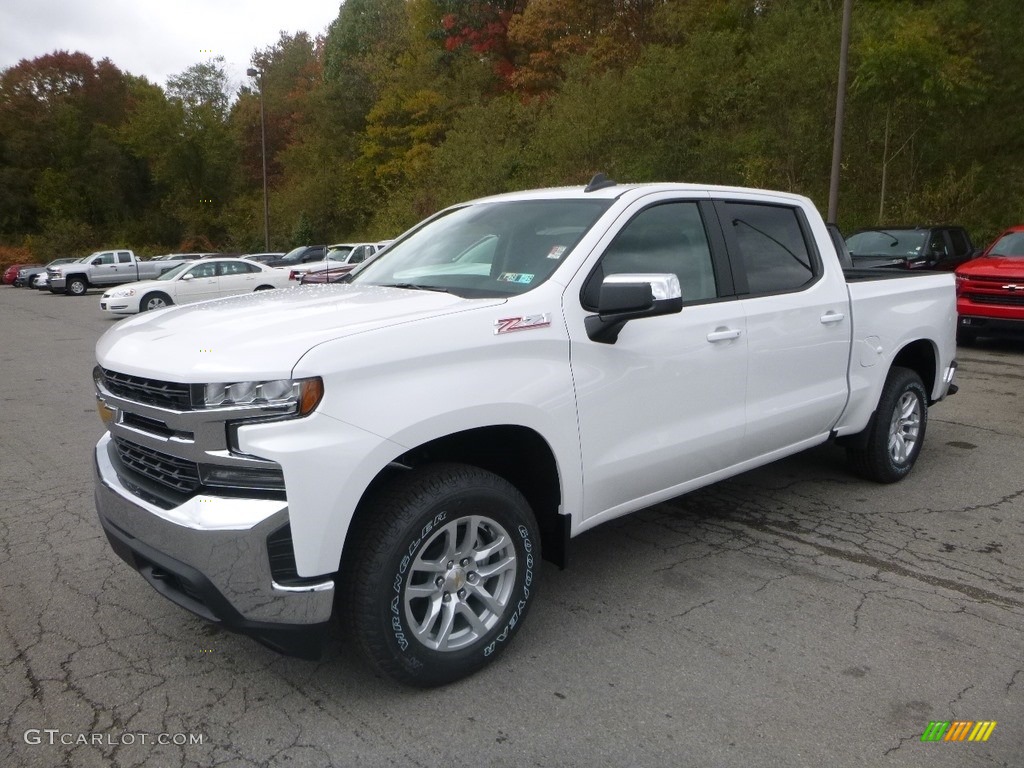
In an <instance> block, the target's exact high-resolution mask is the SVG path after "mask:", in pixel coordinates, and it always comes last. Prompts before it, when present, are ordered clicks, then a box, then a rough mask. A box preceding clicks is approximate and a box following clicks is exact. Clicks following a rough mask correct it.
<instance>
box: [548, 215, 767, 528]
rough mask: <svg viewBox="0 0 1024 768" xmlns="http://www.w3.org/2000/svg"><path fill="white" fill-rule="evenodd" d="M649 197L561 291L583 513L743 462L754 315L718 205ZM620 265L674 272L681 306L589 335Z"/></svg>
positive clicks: (616, 508) (668, 491)
mask: <svg viewBox="0 0 1024 768" xmlns="http://www.w3.org/2000/svg"><path fill="white" fill-rule="evenodd" d="M652 197H653V198H654V199H653V200H650V199H648V201H645V202H638V203H637V204H636V206H635V207H634V208H633V209H632V210H630V211H629V212H627V214H625V216H626V217H627V218H626V220H625V221H624V223H623V225H622V226H621V228H620V229H619V230H618V231H617V232H616V233H615V234H610V235H609V236H607V237H606V241H605V242H603V243H602V244H601V245H600V246H599V248H604V252H603V253H602V255H601V257H600V260H599V261H598V262H597V265H596V266H595V267H594V268H593V270H592V271H591V272H590V274H589V275H583V277H582V280H583V282H582V285H580V284H579V283H577V281H575V280H574V282H573V285H571V286H570V288H569V290H568V291H567V292H566V293H565V299H564V301H565V310H566V317H567V320H568V325H569V336H570V345H571V351H570V360H571V366H572V375H573V379H574V382H575V387H576V400H577V409H578V418H579V430H580V442H581V448H582V459H583V472H584V480H585V482H584V489H585V491H584V493H585V497H584V517H586V518H593V517H614V516H616V515H619V514H624V513H626V512H629V511H632V510H634V509H637V508H640V507H642V506H646V505H648V504H652V503H655V502H657V501H660V500H662V499H665V498H670V497H672V496H674V495H677V494H678V493H681V492H682V491H683V490H684V488H683V486H684V485H686V484H688V483H692V482H693V481H695V480H698V479H699V478H702V477H704V476H706V475H708V474H710V473H713V472H716V471H718V470H721V469H723V468H725V467H728V466H731V465H732V464H734V463H736V457H737V453H738V446H739V444H740V443H741V442H742V438H743V431H744V420H745V395H746V386H747V358H746V351H747V350H746V346H747V340H746V321H745V318H744V314H743V308H742V306H741V305H740V302H739V301H737V300H736V297H735V295H733V290H732V280H731V276H730V275H729V270H728V266H727V262H726V261H725V258H726V257H725V254H724V247H722V244H721V232H720V229H718V225H717V221H716V220H715V219H714V218H713V217H714V212H713V209H711V208H710V207H709V205H708V204H706V203H704V204H702V203H700V202H698V201H697V200H681V199H673V198H672V197H665V196H652ZM709 233H710V234H709ZM614 273H640V274H643V273H647V274H650V273H657V274H664V273H673V274H675V275H677V276H678V278H679V283H680V286H681V287H682V293H683V300H684V302H685V303H684V305H683V309H682V311H681V312H679V313H677V314H671V315H665V316H661V317H652V318H644V319H639V320H632V321H630V322H628V323H627V324H626V325H625V327H624V328H623V329H622V331H621V332H620V333H619V337H618V340H617V341H616V342H615V343H614V344H607V343H599V342H595V341H591V339H590V338H589V337H588V336H587V332H586V329H585V327H584V319H585V318H586V316H587V315H590V314H593V313H594V310H595V308H596V301H597V296H598V294H599V290H600V283H601V281H602V280H603V278H604V276H605V275H608V274H614ZM573 286H578V287H577V290H573ZM577 291H578V292H577Z"/></svg>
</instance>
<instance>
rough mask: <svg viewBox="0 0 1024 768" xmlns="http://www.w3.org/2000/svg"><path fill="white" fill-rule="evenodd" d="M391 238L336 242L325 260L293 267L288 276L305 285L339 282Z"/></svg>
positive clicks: (385, 245)
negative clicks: (374, 240) (377, 240)
mask: <svg viewBox="0 0 1024 768" xmlns="http://www.w3.org/2000/svg"><path fill="white" fill-rule="evenodd" d="M390 243H391V241H390V240H382V241H380V242H379V243H335V244H334V245H331V246H328V248H327V254H326V256H325V257H324V259H323V261H314V262H310V263H308V264H303V265H301V266H296V267H292V268H291V269H290V270H289V273H288V277H289V278H290V279H292V280H298V281H299V282H300V283H302V284H303V285H307V284H309V283H328V282H337V281H338V280H340V279H341V278H342V277H343V276H344V275H347V274H348V273H349V272H351V271H352V270H353V269H355V268H356V267H357V266H359V265H360V264H362V263H363V262H364V261H366V260H367V259H368V258H370V257H371V256H373V255H374V254H376V253H378V252H379V251H382V250H384V249H385V248H386V247H387V246H388V245H389V244H390Z"/></svg>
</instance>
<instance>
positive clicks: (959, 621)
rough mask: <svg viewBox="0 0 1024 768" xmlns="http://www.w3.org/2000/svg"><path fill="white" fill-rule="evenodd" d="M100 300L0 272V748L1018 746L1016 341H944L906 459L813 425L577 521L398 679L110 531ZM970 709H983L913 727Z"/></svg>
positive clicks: (853, 754)
mask: <svg viewBox="0 0 1024 768" xmlns="http://www.w3.org/2000/svg"><path fill="white" fill-rule="evenodd" d="M98 298H99V294H98V293H95V292H93V293H90V294H89V295H87V296H86V297H82V298H78V297H70V296H55V295H52V294H50V293H42V294H41V293H39V292H36V291H32V290H29V289H14V288H10V287H7V286H4V287H2V288H0V405H2V421H0V424H2V427H0V546H2V552H0V702H2V703H3V704H4V705H5V706H4V707H3V711H4V717H3V731H4V738H3V739H2V743H0V766H47V767H49V766H55V765H65V766H75V768H79V767H86V766H137V765H147V766H148V765H159V766H186V765H187V766H192V765H197V766H224V767H231V768H234V767H235V766H238V767H239V768H241V767H242V766H296V767H299V766H359V767H360V768H371V767H373V766H448V765H469V766H510V767H511V766H516V767H517V768H518V767H520V766H594V767H595V768H596V767H598V766H659V768H660V767H663V766H700V767H701V768H705V767H710V766H727V767H728V766H736V767H737V768H750V767H751V766H785V767H786V768H789V767H791V766H808V767H814V768H820V767H821V766H830V767H832V768H844V767H845V766H851V767H853V766H856V767H857V768H861V767H863V766H869V767H870V766H1013V767H1014V768H1016V767H1018V766H1021V765H1024V634H1022V630H1024V578H1022V577H1024V418H1022V416H1021V413H1022V409H1021V400H1022V398H1024V387H1022V384H1024V341H1022V342H994V341H993V342H986V341H984V340H983V341H982V342H980V343H979V344H978V345H977V346H975V347H971V348H961V350H960V352H959V363H960V374H959V384H960V392H959V394H957V395H956V396H954V397H952V398H949V399H948V400H946V401H945V402H942V403H939V404H937V405H936V406H934V407H933V408H932V410H931V411H930V418H929V423H928V429H927V437H926V442H925V446H924V451H923V453H922V455H921V458H920V460H919V462H918V465H917V467H916V468H915V470H914V472H913V473H912V474H911V476H910V477H909V478H907V479H906V480H904V481H903V482H901V483H898V484H896V485H888V486H882V485H874V484H872V483H870V482H867V481H863V480H860V479H858V478H856V477H854V476H853V475H851V474H850V473H849V472H848V471H847V469H846V466H845V464H844V457H843V453H842V451H841V450H840V449H838V448H836V447H833V446H823V447H821V448H818V449H815V450H812V451H809V452H807V453H804V454H801V455H799V456H796V457H793V458H791V459H787V460H785V461H781V462H778V463H775V464H772V465H770V466H768V467H764V468H762V469H760V470H757V471H755V472H751V473H748V474H746V475H743V476H741V477H738V478H735V479H733V480H730V481H726V482H722V483H718V484H717V485H714V486H712V487H710V488H706V489H704V490H701V491H698V492H695V493H692V494H689V495H687V496H683V497H680V498H678V499H675V500H673V501H671V502H668V503H665V504H660V505H658V506H655V507H652V508H650V509H647V510H644V511H642V512H640V513H637V514H635V515H632V516H630V517H627V518H623V519H621V520H618V521H615V522H612V523H609V524H607V525H605V526H603V527H601V528H598V529H596V530H594V531H591V532H588V533H586V534H584V535H583V536H580V537H578V538H577V539H575V540H574V542H573V546H572V550H571V563H570V567H569V568H568V569H567V570H564V571H560V570H558V569H557V568H555V567H553V566H550V565H548V564H545V568H544V569H543V572H542V581H541V585H540V587H541V591H540V593H539V596H538V599H537V600H536V602H535V603H534V605H533V608H532V613H531V615H530V616H529V618H528V620H527V623H526V624H525V625H524V627H523V629H522V631H521V632H520V633H519V635H518V636H517V637H516V639H515V641H514V642H513V643H512V645H511V647H510V648H509V649H508V651H507V652H506V653H505V655H504V656H503V657H502V658H501V659H500V660H499V661H498V662H497V663H496V664H494V665H491V666H490V667H489V668H487V669H485V670H484V671H483V672H482V673H480V674H477V675H475V676H474V677H471V678H470V679H467V680H465V681H462V682H459V683H456V684H454V685H450V686H447V687H445V688H441V689H436V690H430V691H419V690H412V689H408V688H403V687H401V686H398V685H396V684H394V683H392V682H390V681H389V680H386V679H380V678H377V677H375V676H374V675H373V674H371V673H370V672H369V671H368V669H367V668H366V667H365V666H364V665H363V664H362V662H361V661H360V659H359V657H358V656H357V655H356V654H355V652H354V647H353V646H352V645H351V644H350V643H349V642H348V641H347V640H346V637H345V630H344V627H337V628H336V630H335V633H334V634H335V639H334V642H332V643H331V647H330V649H329V651H328V653H327V654H326V656H325V657H324V658H323V659H322V660H321V661H319V662H309V661H299V660H295V659H287V658H284V657H281V656H279V655H277V654H275V653H274V652H272V651H270V650H267V649H265V648H263V647H262V646H260V645H258V644H256V643H255V642H253V641H252V640H249V639H247V638H245V637H240V636H237V635H232V634H228V633H225V632H222V631H220V630H218V629H216V628H215V627H212V626H210V625H207V624H205V623H204V622H203V621H201V620H200V619H198V618H195V617H193V616H192V615H191V614H188V613H186V612H185V611H183V610H182V609H180V608H178V607H176V606H175V605H173V604H172V603H170V602H168V601H167V600H165V599H163V598H161V597H160V596H158V595H157V594H156V592H154V591H153V589H152V588H150V587H149V585H148V584H147V583H146V582H145V581H144V580H143V579H142V578H141V577H140V576H139V575H138V574H136V573H135V572H134V571H132V570H131V569H130V568H129V567H128V566H127V565H125V564H124V563H123V562H121V561H120V560H119V559H118V558H117V557H116V556H115V555H114V553H113V552H112V551H111V549H110V547H109V545H108V544H107V542H106V539H105V538H104V536H103V534H102V533H101V530H100V526H99V523H98V521H97V519H96V514H95V510H94V507H93V498H92V471H91V453H92V446H93V444H94V442H95V441H96V439H97V438H98V437H99V436H100V435H101V434H102V431H103V430H102V426H101V423H100V421H99V418H98V416H97V414H96V410H95V398H94V396H93V387H92V378H91V370H92V367H93V365H94V359H93V347H94V345H95V342H96V340H97V339H98V338H99V336H100V335H101V334H102V333H103V332H104V331H105V330H106V329H108V328H110V327H112V326H113V325H114V324H115V323H116V322H118V321H117V320H113V319H110V318H107V317H104V316H103V314H102V313H101V311H100V309H99V306H98ZM966 721H970V722H971V723H982V722H995V723H996V725H995V727H994V728H992V729H991V733H990V735H989V737H988V739H987V741H977V740H975V741H969V740H966V739H965V740H963V741H954V740H948V741H934V742H933V741H922V739H921V737H922V734H923V733H924V732H925V730H926V729H927V728H928V727H929V724H930V723H932V722H949V723H956V722H966ZM952 727H953V726H951V728H952ZM973 729H974V726H972V728H971V730H972V731H973Z"/></svg>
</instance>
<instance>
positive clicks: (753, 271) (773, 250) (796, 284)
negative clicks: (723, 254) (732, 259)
mask: <svg viewBox="0 0 1024 768" xmlns="http://www.w3.org/2000/svg"><path fill="white" fill-rule="evenodd" d="M722 209H723V210H724V211H725V212H726V217H725V220H724V221H723V222H722V224H723V225H724V226H726V227H731V228H732V231H733V235H734V236H735V238H736V244H737V245H738V246H739V249H740V254H741V256H742V258H743V264H744V267H745V268H746V273H747V286H748V288H749V290H750V292H751V293H752V294H757V293H780V292H783V291H794V290H797V289H799V288H801V287H803V286H804V285H807V284H808V283H810V282H811V281H812V280H814V278H815V275H816V274H817V267H816V265H815V262H814V260H813V259H812V258H811V254H810V251H809V250H808V249H807V241H806V240H805V239H804V234H803V230H802V229H801V227H800V220H799V218H798V217H797V212H796V210H795V209H793V208H788V207H786V206H782V205H763V204H759V203H727V204H725V205H724V206H722Z"/></svg>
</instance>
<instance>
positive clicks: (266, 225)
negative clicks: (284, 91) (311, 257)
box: [245, 68, 270, 251]
mask: <svg viewBox="0 0 1024 768" xmlns="http://www.w3.org/2000/svg"><path fill="white" fill-rule="evenodd" d="M245 74H247V75H248V76H249V77H256V76H257V75H259V78H260V145H261V146H262V148H263V246H264V250H266V251H270V202H269V200H268V199H267V121H266V118H265V117H264V112H263V72H262V71H260V70H258V69H251V68H250V69H247V70H246V71H245Z"/></svg>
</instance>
